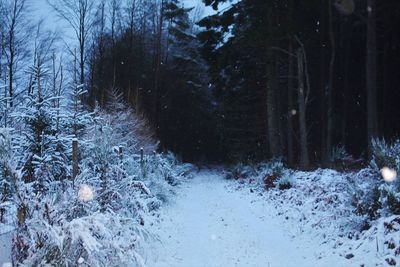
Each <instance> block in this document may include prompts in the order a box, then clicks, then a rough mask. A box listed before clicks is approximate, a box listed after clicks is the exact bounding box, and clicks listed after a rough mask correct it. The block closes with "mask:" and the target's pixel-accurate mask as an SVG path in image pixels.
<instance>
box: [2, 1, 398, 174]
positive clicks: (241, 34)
mask: <svg viewBox="0 0 400 267" xmlns="http://www.w3.org/2000/svg"><path fill="white" fill-rule="evenodd" d="M228 2H229V1H228ZM11 3H14V5H10V4H11ZM49 3H50V4H51V6H52V7H53V9H54V12H55V13H56V14H58V16H59V18H60V19H61V20H64V21H65V22H67V23H68V24H69V25H70V26H71V28H72V29H73V30H74V36H75V37H74V38H75V39H76V48H75V47H72V46H70V47H69V55H68V57H69V58H74V59H71V60H70V62H71V64H69V65H70V66H71V65H74V66H75V67H69V69H72V68H74V70H75V71H74V74H73V75H72V76H74V77H75V78H74V79H75V83H76V84H78V83H79V84H84V85H85V89H86V90H87V91H88V93H87V94H85V96H83V99H84V101H85V103H86V104H87V106H89V107H91V108H95V107H96V106H99V107H101V108H103V109H107V104H108V103H110V102H111V100H112V98H113V95H115V93H116V92H119V93H121V94H122V95H123V97H124V99H125V101H126V103H128V104H129V105H131V106H132V107H133V108H134V109H135V111H136V112H137V114H140V115H142V116H144V117H146V118H148V119H149V120H150V121H151V124H152V126H153V128H154V129H155V130H156V132H157V135H158V138H159V140H160V150H161V151H167V150H171V151H173V152H176V153H177V154H179V155H181V156H182V157H183V159H185V160H187V161H219V162H226V161H243V160H244V161H259V160H263V159H268V158H275V157H281V158H283V159H285V161H286V162H287V163H288V164H289V165H291V166H299V167H302V168H307V167H310V166H312V165H318V164H324V165H330V164H331V162H332V160H333V158H334V155H333V154H335V153H338V151H344V150H346V151H347V152H349V153H350V154H352V155H354V156H355V157H363V158H365V159H366V158H368V157H370V155H371V154H370V152H371V142H370V140H372V139H373V138H386V139H388V140H391V139H394V138H396V137H397V135H398V130H399V129H400V124H399V122H398V120H397V117H398V116H399V115H400V114H399V112H400V111H399V109H398V108H396V104H397V99H398V98H399V96H400V95H399V94H400V93H399V90H397V84H398V83H399V76H398V75H396V74H397V73H396V70H397V69H398V68H399V66H400V59H399V57H398V56H397V53H398V49H399V40H398V38H399V32H398V31H399V30H398V29H399V23H400V20H399V16H398V15H399V13H400V4H399V3H398V2H397V1H395V0H390V1H385V2H378V1H374V0H312V1H307V2H299V1H291V0H284V1H275V0H268V1H247V0H242V1H236V2H233V3H232V4H231V5H228V6H227V7H226V6H225V7H224V9H221V8H220V9H218V7H221V5H222V4H224V3H225V4H226V1H218V0H215V1H211V0H205V1H204V4H205V5H207V6H211V7H213V8H214V9H215V12H214V14H209V15H207V14H205V13H204V11H203V10H202V7H201V5H199V6H197V7H193V8H192V7H188V5H183V3H181V2H180V1H178V0H162V1H161V0H152V1H142V0H128V1H122V0H102V1H100V2H97V1H92V0H74V1H63V0H57V1H56V0H51V1H49ZM2 6H3V10H4V12H3V14H5V17H4V18H5V20H4V24H3V25H4V26H5V27H2V35H1V36H2V37H1V38H2V50H1V51H2V52H1V59H2V60H1V70H2V71H1V79H2V81H3V84H4V86H5V87H4V88H5V89H4V97H5V98H6V99H8V106H13V104H14V101H15V100H14V99H15V97H16V96H15V92H14V87H15V85H16V83H17V82H18V79H20V76H21V75H22V74H23V73H22V71H21V70H20V69H18V68H17V66H18V65H19V64H23V62H26V60H27V58H30V57H31V55H28V54H29V51H27V50H28V49H27V48H25V47H24V45H23V41H22V40H26V39H27V38H31V39H32V38H33V36H32V34H31V32H32V31H30V30H29V29H28V27H25V26H24V29H21V25H25V24H26V23H25V22H26V20H27V16H26V14H24V13H26V12H27V10H29V5H27V4H26V3H25V1H23V0H18V1H2ZM24 21H25V22H24ZM28 34H30V37H28ZM41 36H42V35H41ZM48 38H51V36H48ZM54 38H56V37H54V36H53V39H54ZM24 60H25V61H24ZM72 62H75V63H72ZM65 68H67V67H65ZM69 71H70V70H69Z"/></svg>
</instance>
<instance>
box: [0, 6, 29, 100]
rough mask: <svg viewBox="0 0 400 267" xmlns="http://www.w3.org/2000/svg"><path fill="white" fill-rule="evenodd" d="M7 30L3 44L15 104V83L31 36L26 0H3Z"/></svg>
mask: <svg viewBox="0 0 400 267" xmlns="http://www.w3.org/2000/svg"><path fill="white" fill-rule="evenodd" d="M3 8H4V15H5V16H4V21H3V27H4V29H5V30H4V31H5V43H4V45H3V46H2V49H3V54H4V55H5V58H6V66H7V75H8V97H9V99H10V103H9V105H10V106H11V107H12V106H13V103H14V102H13V98H14V93H15V92H14V91H15V88H14V85H15V83H16V81H17V78H18V77H17V74H18V72H19V71H20V70H21V69H22V67H21V66H20V63H21V62H22V61H23V60H24V59H26V58H27V56H28V54H29V49H28V47H27V46H26V44H25V42H26V40H27V38H28V37H29V32H30V29H29V28H30V27H29V23H27V13H26V12H27V8H28V7H27V2H26V0H6V1H4V2H3Z"/></svg>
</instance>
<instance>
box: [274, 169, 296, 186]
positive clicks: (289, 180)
mask: <svg viewBox="0 0 400 267" xmlns="http://www.w3.org/2000/svg"><path fill="white" fill-rule="evenodd" d="M274 183H275V186H276V187H277V188H278V189H279V190H286V189H290V188H292V187H293V186H294V183H295V180H294V178H293V173H292V172H291V171H289V170H286V171H284V172H283V174H281V175H280V176H279V178H278V179H277V180H276V181H275V182H274Z"/></svg>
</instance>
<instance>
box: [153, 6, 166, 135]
mask: <svg viewBox="0 0 400 267" xmlns="http://www.w3.org/2000/svg"><path fill="white" fill-rule="evenodd" d="M160 5H161V6H160V18H159V22H158V23H159V24H158V32H157V43H156V60H155V70H154V92H153V97H154V99H153V119H154V125H155V126H156V128H157V126H158V125H157V124H158V87H159V83H160V72H161V44H162V34H163V24H164V0H162V1H161V3H160Z"/></svg>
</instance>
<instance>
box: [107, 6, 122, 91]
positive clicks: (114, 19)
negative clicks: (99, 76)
mask: <svg viewBox="0 0 400 267" xmlns="http://www.w3.org/2000/svg"><path fill="white" fill-rule="evenodd" d="M108 8H109V10H110V16H109V18H110V30H111V46H112V47H111V49H112V61H113V87H115V83H116V73H117V70H116V68H117V66H116V64H117V63H116V48H115V42H116V38H117V33H118V29H120V28H121V21H120V20H119V18H120V17H121V16H120V15H121V14H120V9H121V0H110V2H109V7H108Z"/></svg>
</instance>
